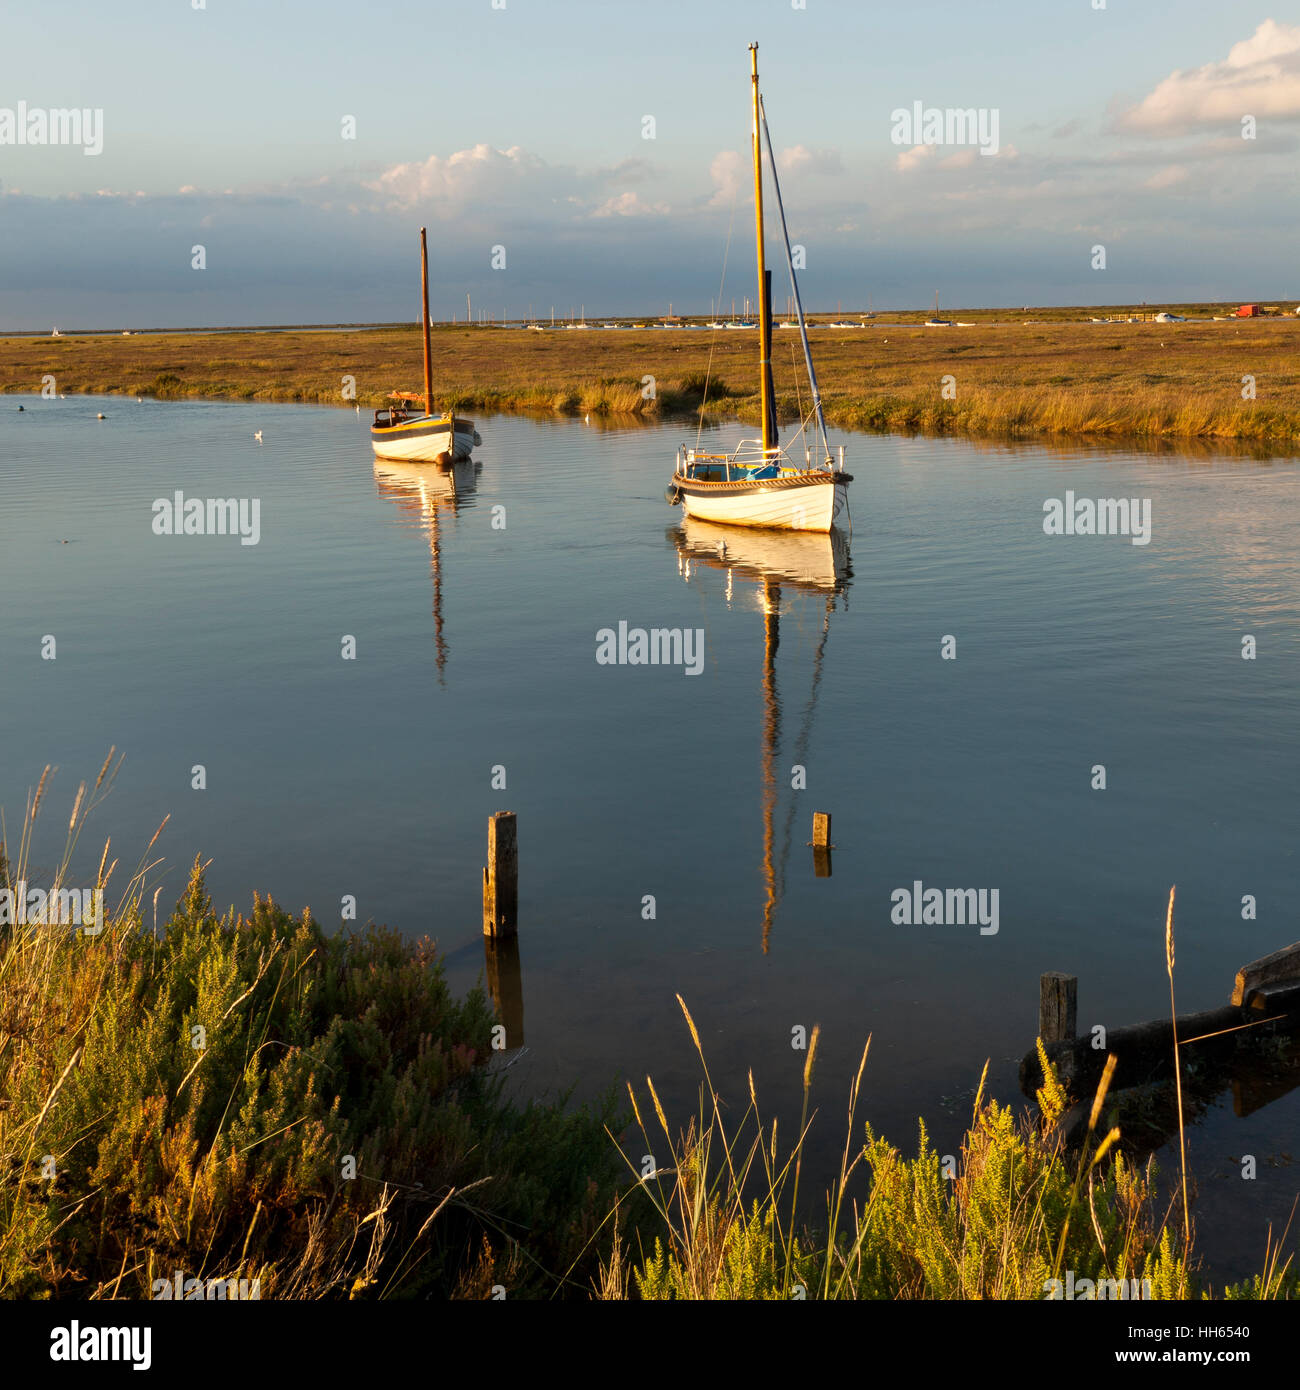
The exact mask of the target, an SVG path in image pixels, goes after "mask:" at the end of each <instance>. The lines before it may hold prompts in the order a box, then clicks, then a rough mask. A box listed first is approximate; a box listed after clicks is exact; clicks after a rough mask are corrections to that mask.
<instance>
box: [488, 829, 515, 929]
mask: <svg viewBox="0 0 1300 1390" xmlns="http://www.w3.org/2000/svg"><path fill="white" fill-rule="evenodd" d="M487 857H488V862H487V867H486V868H485V869H484V870H483V934H484V936H491V937H506V936H514V934H515V933H516V932H517V931H518V930H519V842H518V839H517V834H516V826H515V813H514V812H513V811H497V812H496V813H495V814H494V815H493V816H491V817H490V818H489V820H488V854H487Z"/></svg>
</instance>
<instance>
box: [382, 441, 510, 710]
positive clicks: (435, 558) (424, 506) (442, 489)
mask: <svg viewBox="0 0 1300 1390" xmlns="http://www.w3.org/2000/svg"><path fill="white" fill-rule="evenodd" d="M374 466H375V487H376V489H377V490H378V492H379V495H380V496H381V497H383V498H386V499H387V500H388V501H390V502H395V503H396V504H397V505H398V506H399V507H401V508H402V510H403V511H405V512H408V513H410V514H411V515H413V516H415V517H418V518H419V525H420V527H421V529H422V530H423V531H424V532H425V533H426V534H427V536H428V538H429V568H430V570H431V571H432V573H433V642H434V649H435V651H436V653H437V658H436V659H437V663H438V684H439V685H445V684H446V679H445V672H446V666H447V654H448V651H447V639H446V635H445V633H444V631H443V612H442V553H441V549H440V535H439V528H440V525H441V521H440V518H441V514H442V513H443V512H444V511H450V512H451V513H453V514H455V512H457V511H458V510H459V508H460V507H461V506H462V505H465V504H468V503H469V502H471V501H472V500H473V495H474V492H475V491H476V489H477V487H478V475H479V473H480V472H481V471H482V469H483V465H482V464H481V463H479V462H478V461H477V460H474V459H461V460H459V461H457V462H456V463H453V464H451V465H450V466H444V465H441V464H436V463H402V462H400V461H399V460H396V459H376V460H375V465H374Z"/></svg>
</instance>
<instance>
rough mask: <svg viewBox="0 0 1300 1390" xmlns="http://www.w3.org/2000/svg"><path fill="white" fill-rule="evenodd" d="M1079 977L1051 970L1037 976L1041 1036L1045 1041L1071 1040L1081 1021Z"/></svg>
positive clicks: (1039, 1031)
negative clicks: (1079, 1019)
mask: <svg viewBox="0 0 1300 1390" xmlns="http://www.w3.org/2000/svg"><path fill="white" fill-rule="evenodd" d="M1078 1002H1079V980H1078V977H1077V976H1075V975H1063V974H1061V972H1060V971H1059V970H1049V971H1048V972H1047V974H1045V975H1040V976H1039V978H1038V1036H1039V1037H1040V1038H1042V1040H1043V1042H1044V1043H1056V1042H1070V1041H1072V1040H1073V1038H1074V1035H1075V1031H1076V1028H1077V1024H1078Z"/></svg>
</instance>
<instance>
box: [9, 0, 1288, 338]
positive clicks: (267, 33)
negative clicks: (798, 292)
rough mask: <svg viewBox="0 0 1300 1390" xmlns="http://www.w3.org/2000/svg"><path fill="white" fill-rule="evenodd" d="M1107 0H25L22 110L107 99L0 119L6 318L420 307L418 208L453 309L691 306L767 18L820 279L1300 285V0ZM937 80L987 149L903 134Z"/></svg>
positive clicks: (969, 300)
mask: <svg viewBox="0 0 1300 1390" xmlns="http://www.w3.org/2000/svg"><path fill="white" fill-rule="evenodd" d="M497 3H498V5H500V3H501V0H497ZM1093 3H1094V0H1036V3H1025V2H1022V0H986V3H982V4H972V3H969V0H966V3H955V2H954V0H929V3H925V2H924V0H920V2H914V3H909V4H906V5H903V4H888V5H885V4H879V3H874V2H872V3H867V2H866V0H859V3H847V0H806V5H805V7H804V8H796V6H795V4H794V3H792V0H747V3H743V4H742V3H737V2H736V0H697V2H696V3H693V4H692V3H686V0H660V3H655V4H630V3H616V0H604V2H603V3H594V2H593V0H504V7H503V8H500V7H499V8H494V7H493V0H443V3H438V2H437V0H434V3H427V0H426V3H420V4H414V3H392V4H387V5H375V6H369V7H367V6H363V5H358V4H344V3H339V2H338V0H325V2H324V3H312V4H308V3H304V2H303V0H263V3H250V2H249V0H206V4H205V7H204V8H203V9H201V10H195V9H194V8H193V0H132V2H131V3H125V4H122V5H113V6H105V5H102V4H92V3H77V2H74V0H64V2H63V3H59V2H58V0H54V2H53V3H47V4H45V5H43V6H41V7H23V9H22V11H21V12H20V13H17V14H7V15H6V16H5V19H4V43H3V49H2V50H0V122H3V119H4V116H3V113H4V110H5V109H11V110H15V111H16V110H17V108H18V103H19V102H20V101H22V102H26V103H27V107H28V108H29V109H31V108H42V109H49V108H66V107H74V106H75V107H82V108H91V109H97V110H102V112H103V152H102V153H101V154H99V155H96V156H87V155H85V154H84V153H83V152H82V150H81V149H79V148H74V147H68V146H52V145H44V146H40V145H23V146H19V145H15V144H12V143H10V144H0V330H3V329H21V328H37V329H47V328H48V327H49V326H50V325H52V324H54V323H59V324H61V325H66V326H68V327H76V326H84V327H106V328H117V327H144V326H168V325H182V324H201V323H204V324H239V323H276V322H328V321H335V320H345V321H352V320H391V319H398V318H401V319H406V318H410V317H413V315H412V313H411V301H412V291H413V288H414V287H415V286H416V283H417V282H416V279H415V274H416V263H415V259H414V254H413V248H414V246H415V229H416V228H417V227H418V226H419V225H420V223H421V222H427V223H428V225H429V228H430V243H431V275H432V282H433V290H432V300H433V304H432V307H433V312H434V314H435V315H436V316H444V315H449V314H450V313H451V312H452V311H453V309H456V310H458V312H460V313H462V314H463V312H464V300H465V293H466V291H467V290H468V291H469V292H470V293H471V294H472V295H473V297H474V300H475V303H476V306H481V307H482V308H484V309H486V310H489V311H491V312H493V313H495V314H501V313H502V312H505V313H508V314H510V315H512V316H519V315H522V314H524V313H526V312H527V311H528V309H529V307H530V306H531V308H532V310H533V312H534V313H537V314H547V315H548V314H549V312H550V308H551V305H552V304H554V305H555V306H556V309H557V312H559V313H567V312H568V311H569V310H570V309H571V308H573V309H576V308H578V307H579V305H585V306H586V310H587V313H588V315H589V316H591V315H596V316H599V315H601V314H608V313H615V312H643V313H649V312H656V311H657V312H664V311H666V310H667V307H668V303H669V302H670V301H671V302H672V303H673V305H674V307H675V308H676V309H678V310H679V311H683V310H685V311H687V312H699V311H704V310H707V309H708V307H709V301H710V298H711V297H712V296H714V295H716V294H717V292H718V285H719V278H720V275H721V271H722V260H723V252H724V247H725V246H726V242H727V235H728V228H729V226H730V225H731V220H732V216H733V207H734V217H735V224H734V226H735V230H734V232H733V241H732V254H731V257H730V260H729V265H728V272H727V282H726V287H725V290H724V296H723V297H724V300H725V301H726V302H727V303H729V302H730V299H731V297H732V296H733V295H734V296H735V297H736V298H737V299H739V298H741V297H743V296H744V295H745V294H747V293H748V294H752V293H753V289H754V284H753V270H752V246H751V240H750V236H749V207H750V204H749V196H750V195H749V188H748V180H747V177H746V176H745V173H744V159H745V157H746V153H747V143H748V114H747V101H748V84H747V80H746V70H747V63H748V58H747V54H746V51H745V50H746V45H747V43H748V42H749V41H750V40H751V39H757V40H758V42H759V44H760V65H761V71H762V75H763V85H764V92H765V97H766V101H767V107H768V114H769V118H770V120H771V123H772V133H773V138H774V141H775V143H776V146H777V149H778V155H779V160H780V164H781V168H782V178H783V186H784V192H785V195H786V201H787V208H788V212H789V215H790V221H791V234H792V236H793V238H794V239H795V240H796V241H797V242H799V243H801V244H802V245H804V246H805V247H806V254H807V265H808V268H807V272H806V275H805V276H804V277H803V287H804V290H805V296H806V299H807V300H808V301H809V302H810V303H811V304H812V305H813V306H815V307H818V308H834V307H835V305H836V303H837V302H838V301H843V303H844V305H845V307H846V308H848V307H850V306H852V307H854V308H857V307H864V306H865V305H866V303H867V301H868V297H870V299H871V300H872V302H873V303H874V304H875V305H876V307H888V306H904V305H918V304H924V303H928V302H929V301H930V299H931V297H932V295H933V293H934V291H935V290H936V289H937V290H938V291H939V293H940V295H941V299H942V302H943V303H944V304H946V305H948V306H950V307H954V308H956V307H960V306H971V307H974V306H977V305H985V304H1008V305H1020V304H1047V303H1108V302H1109V303H1113V302H1122V301H1127V300H1136V299H1145V300H1148V301H1150V302H1158V301H1160V300H1162V299H1171V300H1172V299H1182V298H1200V297H1214V298H1229V299H1230V298H1242V299H1247V298H1251V297H1267V298H1270V299H1274V298H1279V297H1280V298H1289V297H1295V296H1296V295H1297V293H1300V274H1298V273H1297V271H1296V269H1295V260H1296V257H1295V252H1294V239H1293V231H1292V229H1293V227H1294V225H1295V221H1296V216H1297V212H1300V208H1298V207H1297V201H1298V199H1297V180H1296V177H1295V173H1296V168H1297V154H1298V153H1300V141H1298V140H1297V137H1298V136H1300V6H1298V5H1296V4H1277V3H1265V4H1264V5H1263V6H1262V7H1256V6H1255V5H1253V4H1252V3H1250V0H1246V2H1245V3H1239V4H1234V5H1232V6H1225V5H1223V4H1221V3H1208V0H1180V3H1177V4H1164V3H1154V2H1153V0H1106V7H1105V8H1104V9H1100V10H1098V9H1094V8H1093ZM918 101H919V102H921V103H922V104H923V105H924V106H925V107H927V108H939V109H941V110H944V109H948V108H963V109H964V108H975V109H977V110H984V111H985V112H991V113H995V114H996V119H997V123H998V135H999V145H998V151H997V153H996V154H995V155H990V156H983V155H980V154H979V153H978V152H977V150H976V149H975V148H974V147H972V146H969V145H966V146H959V145H943V144H940V145H934V146H929V147H926V146H921V147H920V149H919V150H918V149H914V148H913V147H912V145H911V144H906V145H901V146H900V145H899V144H898V143H895V142H894V141H893V140H892V139H891V134H892V133H895V126H894V123H893V121H892V119H891V113H893V112H894V111H895V110H896V109H899V108H905V109H911V107H912V105H913V103H915V102H918ZM1246 115H1253V116H1254V117H1255V118H1256V122H1257V129H1256V132H1255V138H1254V139H1253V140H1243V139H1242V125H1241V120H1242V117H1243V116H1246ZM346 116H352V117H354V118H355V123H356V138H355V139H344V138H343V121H344V117H346ZM646 116H653V118H654V136H655V138H654V139H645V138H643V130H644V128H645V127H644V118H645V117H646ZM0 138H3V129H2V126H0ZM918 138H919V136H918ZM773 231H775V228H774V227H773ZM199 244H201V245H203V246H204V247H205V252H206V260H207V267H206V269H203V270H195V269H193V268H192V266H191V260H192V256H191V248H192V246H194V245H199ZM1097 244H1101V245H1104V246H1105V247H1106V260H1107V264H1106V268H1105V270H1104V271H1097V270H1094V269H1092V254H1091V253H1092V247H1093V246H1094V245H1097ZM494 246H504V247H505V260H506V265H505V268H504V269H496V270H494V269H493V268H492V265H491V261H492V254H493V252H492V248H493V247H494ZM498 259H499V256H498ZM776 279H777V291H776V293H777V301H778V304H780V303H781V302H783V297H784V286H783V284H782V277H781V275H780V274H778V275H777V277H776Z"/></svg>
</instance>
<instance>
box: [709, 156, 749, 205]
mask: <svg viewBox="0 0 1300 1390" xmlns="http://www.w3.org/2000/svg"><path fill="white" fill-rule="evenodd" d="M744 176H745V161H744V160H743V159H742V158H741V155H740V151H739V150H720V151H719V152H718V153H717V154H715V155H714V156H713V163H712V164H710V165H709V177H710V178H711V179H712V180H713V196H712V197H711V198H710V199H709V206H710V207H711V208H722V207H729V206H730V204H731V201H732V199H734V198H736V197H737V196H738V195H739V193H740V185H741V183H742V181H743V179H744Z"/></svg>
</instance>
